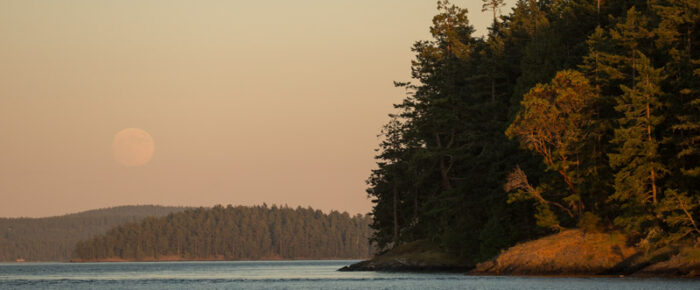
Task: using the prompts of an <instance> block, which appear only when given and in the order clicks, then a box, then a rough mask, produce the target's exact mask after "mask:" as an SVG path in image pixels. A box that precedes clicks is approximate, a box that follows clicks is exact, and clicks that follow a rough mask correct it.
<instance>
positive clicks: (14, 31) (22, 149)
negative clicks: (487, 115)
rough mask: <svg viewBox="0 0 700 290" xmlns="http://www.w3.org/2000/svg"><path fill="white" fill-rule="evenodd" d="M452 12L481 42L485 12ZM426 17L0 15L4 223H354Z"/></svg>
mask: <svg viewBox="0 0 700 290" xmlns="http://www.w3.org/2000/svg"><path fill="white" fill-rule="evenodd" d="M453 2H454V3H455V4H458V5H460V6H463V7H467V8H468V9H469V11H470V19H471V22H472V24H473V25H474V26H475V28H476V29H477V34H478V35H482V34H484V33H485V31H486V26H487V25H488V24H489V23H490V21H491V14H490V13H487V12H481V1H476V0H461V1H453ZM508 2H509V3H510V4H512V2H514V1H508ZM509 7H510V6H509ZM435 8H436V3H435V1H433V0H413V1H408V0H380V1H377V0H354V1H328V0H318V1H311V0H297V1H286V0H285V1H282V0H280V1H184V0H167V1H165V0H164V1H143V0H138V1H127V0H119V1H95V0H85V1H73V0H63V1H34V0H18V1H8V0H0V134H1V136H0V200H1V202H0V216H2V217H18V216H29V217H39V216H51V215H57V214H65V213H71V212H76V211H81V210H88V209H94V208H102V207H111V206H117V205H125V204H160V205H182V206H211V205H214V204H234V205H252V204H261V203H263V202H266V203H268V204H273V203H274V204H288V205H290V206H297V205H301V206H312V207H315V208H320V209H322V210H326V211H327V210H331V209H335V210H341V211H348V212H350V213H353V214H354V213H366V212H368V211H369V210H370V207H371V202H370V201H369V199H368V198H367V195H366V193H365V188H366V185H365V180H366V178H367V177H368V176H369V173H370V170H371V169H372V168H374V166H375V165H374V160H373V156H374V154H375V152H374V149H375V148H376V147H377V144H378V141H379V140H378V138H377V134H378V133H379V131H380V129H381V126H382V125H383V124H384V123H385V122H386V121H387V120H388V117H387V114H388V113H390V112H392V104H393V103H396V102H398V101H400V100H401V99H402V98H403V96H404V92H403V90H402V89H397V88H394V87H393V85H392V81H394V80H396V81H407V80H409V77H410V61H411V59H412V58H413V54H412V52H411V51H410V48H411V45H412V43H413V42H415V41H417V40H423V39H428V38H429V26H430V23H431V19H432V16H433V15H434V14H435V13H436V9H435ZM503 12H504V13H505V12H506V9H505V8H504V9H503ZM126 128H141V129H143V130H144V131H146V132H148V134H150V136H151V137H152V139H153V142H154V144H155V146H154V148H155V149H154V150H153V156H152V158H151V159H150V160H149V161H148V163H146V164H145V165H143V166H125V165H124V164H123V163H124V162H121V163H120V162H118V160H115V157H114V154H113V150H114V149H113V140H114V138H115V134H117V133H118V132H120V131H122V130H123V129H126Z"/></svg>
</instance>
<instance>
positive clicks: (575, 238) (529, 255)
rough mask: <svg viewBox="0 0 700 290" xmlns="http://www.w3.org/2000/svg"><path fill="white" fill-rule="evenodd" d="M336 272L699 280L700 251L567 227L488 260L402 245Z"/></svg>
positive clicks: (688, 247) (421, 246)
mask: <svg viewBox="0 0 700 290" xmlns="http://www.w3.org/2000/svg"><path fill="white" fill-rule="evenodd" d="M339 271H387V272H461V273H465V274H467V275H484V276H502V275H506V276H567V277H571V276H575V277H581V276H585V277H623V276H635V277H667V278H700V249H698V248H696V247H692V246H685V247H668V248H663V249H658V250H656V251H651V252H645V251H640V250H638V249H636V248H634V247H631V246H628V245H627V243H626V239H625V237H624V236H623V235H622V234H619V233H584V232H583V231H581V230H567V231H563V232H561V233H558V234H555V235H551V236H547V237H543V238H541V239H538V240H534V241H530V242H526V243H522V244H519V245H516V246H514V247H511V248H510V249H508V250H505V251H503V252H502V253H501V254H500V255H498V256H496V257H494V258H493V259H491V260H488V261H485V262H482V263H479V264H477V265H468V264H466V263H460V262H459V261H456V260H454V259H453V258H451V257H450V256H449V255H447V254H445V253H440V252H439V250H438V249H437V248H435V247H425V246H424V245H420V243H418V244H417V245H416V244H414V245H411V244H409V245H408V246H401V247H398V248H397V249H394V250H391V251H388V252H386V253H384V254H382V255H378V256H376V257H374V258H372V259H370V260H367V261H362V262H358V263H355V264H352V265H349V266H346V267H343V268H341V269H339Z"/></svg>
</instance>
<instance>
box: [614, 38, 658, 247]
mask: <svg viewBox="0 0 700 290" xmlns="http://www.w3.org/2000/svg"><path fill="white" fill-rule="evenodd" d="M636 54H637V56H636V57H635V59H636V61H635V64H634V69H635V74H634V75H635V79H634V82H635V85H634V86H633V87H627V86H624V85H622V90H623V91H624V94H623V95H622V96H621V97H620V98H619V99H618V105H617V106H616V107H615V109H616V110H617V111H618V112H620V113H621V114H622V117H621V118H620V119H619V120H618V123H619V124H618V126H619V127H618V128H617V129H615V138H614V139H613V140H612V142H613V144H615V148H616V151H615V153H611V154H610V164H611V165H612V166H613V167H614V168H616V169H617V173H616V174H615V194H613V195H612V196H611V197H612V198H613V199H614V200H617V201H619V202H620V203H621V209H622V211H623V212H622V213H621V215H620V216H618V218H617V219H616V220H615V223H616V224H617V225H618V226H621V227H623V228H625V229H626V230H627V231H628V232H630V233H632V234H642V233H644V232H645V231H646V230H647V229H648V228H650V227H653V226H654V221H655V218H654V215H653V212H652V211H653V208H654V206H655V205H656V203H657V202H658V200H659V199H660V195H661V189H660V188H659V184H660V178H661V177H662V176H663V175H664V174H665V173H666V172H667V170H666V168H665V166H664V165H663V164H662V163H661V160H660V159H661V158H660V154H659V143H660V140H659V137H658V136H659V134H660V133H659V132H657V127H658V125H659V124H660V123H661V122H662V120H663V116H662V114H661V112H660V111H661V109H662V108H663V106H662V103H661V102H660V97H661V94H662V92H661V89H660V87H659V84H660V82H661V81H662V80H663V76H662V74H661V69H657V68H654V67H652V66H651V63H650V61H649V59H648V58H647V57H646V56H645V55H644V54H642V53H641V52H639V51H637V53H636Z"/></svg>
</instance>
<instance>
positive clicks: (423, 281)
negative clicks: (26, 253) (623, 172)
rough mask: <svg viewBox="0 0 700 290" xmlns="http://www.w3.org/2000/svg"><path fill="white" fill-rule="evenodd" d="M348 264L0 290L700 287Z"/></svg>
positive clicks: (56, 282)
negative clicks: (364, 268)
mask: <svg viewBox="0 0 700 290" xmlns="http://www.w3.org/2000/svg"><path fill="white" fill-rule="evenodd" d="M353 262H356V261H337V260H334V261H236V262H153V263H151V262H141V263H7V264H0V289H21V288H27V289H474V290H481V289H506V290H508V289H513V290H525V289H664V290H672V289H700V280H691V279H639V278H536V277H496V276H485V277H482V276H467V275H464V274H460V273H383V272H339V271H337V269H338V268H341V267H342V266H346V265H349V264H351V263H353Z"/></svg>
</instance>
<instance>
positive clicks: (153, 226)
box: [75, 205, 372, 260]
mask: <svg viewBox="0 0 700 290" xmlns="http://www.w3.org/2000/svg"><path fill="white" fill-rule="evenodd" d="M369 222H370V219H369V216H366V215H365V216H363V215H356V216H350V215H349V214H348V213H339V212H337V211H332V212H330V213H328V214H326V213H323V212H322V211H320V210H314V209H311V208H301V207H299V208H296V209H292V208H289V207H286V206H285V207H278V206H274V205H273V206H272V207H268V206H267V205H263V206H254V207H244V206H237V207H233V206H231V205H229V206H227V207H223V206H220V205H219V206H215V207H213V208H199V209H192V210H187V211H184V212H179V213H174V214H170V215H168V216H166V217H159V218H155V217H154V218H146V219H144V220H143V221H142V222H140V223H130V224H125V225H122V226H119V227H116V228H113V229H111V230H110V231H109V232H107V233H106V234H104V235H100V236H97V237H95V238H93V239H90V240H86V241H81V242H79V243H78V244H77V246H76V249H75V258H77V259H82V260H105V259H123V260H159V259H195V260H197V259H203V260H205V259H217V260H254V259H324V258H365V257H368V256H370V255H371V253H372V249H371V247H370V245H369V243H368V242H367V240H368V239H369V236H370V234H371V233H370V229H369V226H368V224H369Z"/></svg>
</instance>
